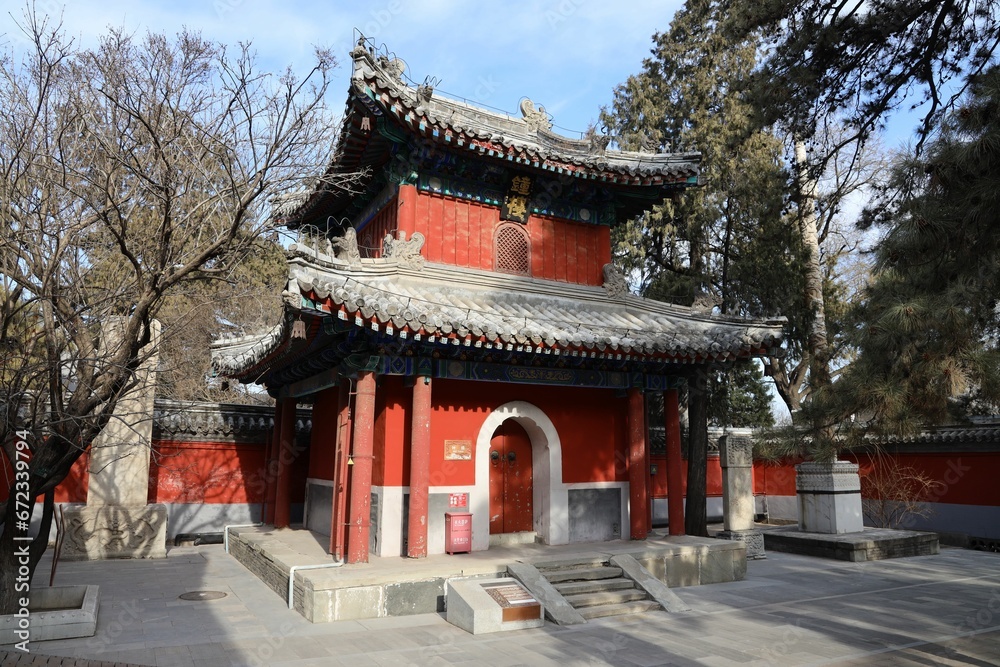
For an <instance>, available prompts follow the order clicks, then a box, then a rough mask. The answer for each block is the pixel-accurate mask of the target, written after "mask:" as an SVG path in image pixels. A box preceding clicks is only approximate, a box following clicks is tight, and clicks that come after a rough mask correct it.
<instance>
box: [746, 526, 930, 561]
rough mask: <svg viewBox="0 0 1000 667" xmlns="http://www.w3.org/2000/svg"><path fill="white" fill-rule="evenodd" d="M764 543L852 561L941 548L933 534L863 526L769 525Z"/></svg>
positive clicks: (926, 553) (922, 553) (778, 548)
mask: <svg viewBox="0 0 1000 667" xmlns="http://www.w3.org/2000/svg"><path fill="white" fill-rule="evenodd" d="M762 532H763V533H764V543H765V544H766V545H767V548H768V549H770V550H772V551H784V552H786V553H793V554H801V555H803V556H818V557H820V558H834V559H836V560H846V561H851V562H863V561H869V560H884V559H886V558H904V557H907V556H930V555H934V554H937V553H938V552H939V550H940V546H939V543H938V536H937V535H936V534H935V533H922V532H917V531H913V530H890V529H888V528H866V529H864V530H863V531H861V532H857V533H841V534H839V535H833V534H828V533H806V532H803V531H800V530H799V529H798V527H797V526H780V527H777V528H768V529H765V530H763V531H762Z"/></svg>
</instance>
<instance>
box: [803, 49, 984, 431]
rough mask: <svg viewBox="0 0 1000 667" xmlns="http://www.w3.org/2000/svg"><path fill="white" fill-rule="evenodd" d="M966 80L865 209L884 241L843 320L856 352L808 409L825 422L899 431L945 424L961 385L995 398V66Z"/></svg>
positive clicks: (869, 219)
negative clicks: (923, 147)
mask: <svg viewBox="0 0 1000 667" xmlns="http://www.w3.org/2000/svg"><path fill="white" fill-rule="evenodd" d="M970 83H971V86H970V96H969V97H968V98H967V100H966V101H965V103H964V104H963V105H962V106H961V107H960V108H959V109H958V111H957V112H955V113H953V114H951V115H949V116H948V118H947V119H946V120H945V122H944V123H943V125H942V126H941V128H940V131H939V133H938V134H936V135H935V136H934V137H933V139H932V141H931V142H930V143H929V144H928V147H927V151H926V155H924V156H923V157H921V158H916V157H912V156H911V158H910V159H909V160H907V161H905V162H903V163H902V164H900V165H899V166H898V168H897V170H896V173H895V178H894V179H893V181H892V183H891V187H890V188H889V189H887V190H886V191H885V192H884V193H883V196H882V198H881V199H880V200H879V201H878V202H876V204H875V205H873V206H872V207H870V208H869V209H868V210H867V211H866V216H865V221H866V223H867V224H870V225H875V226H878V227H880V228H882V229H883V230H884V237H883V238H882V240H881V242H880V243H879V245H878V247H877V254H876V259H877V263H876V269H875V275H874V279H873V281H872V282H871V284H870V285H869V286H868V288H867V289H866V291H865V293H864V299H863V300H862V301H861V303H860V304H859V305H858V307H857V308H856V311H855V312H854V314H853V316H854V319H855V322H856V326H855V327H853V332H854V339H855V343H856V345H857V347H858V349H859V356H858V358H857V360H856V361H855V362H854V363H853V364H852V365H851V367H850V368H849V370H848V371H847V372H846V373H845V375H844V376H843V378H842V379H841V380H840V381H839V382H838V383H836V391H834V392H832V395H831V396H829V397H826V398H825V399H824V400H823V401H821V402H820V403H819V404H818V405H817V406H816V407H817V408H818V409H821V410H822V414H823V418H825V419H826V420H828V421H829V422H844V423H849V420H848V416H849V415H853V416H854V419H855V422H857V421H859V420H860V421H861V422H864V423H868V424H870V425H872V426H875V427H877V428H878V430H880V431H883V432H888V433H902V432H907V431H912V430H914V429H919V428H921V427H922V426H924V425H925V424H927V423H939V422H942V421H946V420H948V419H949V418H950V416H951V415H950V413H949V408H950V407H951V406H952V405H953V401H954V399H955V397H956V396H958V395H960V394H963V393H965V392H967V391H968V390H969V389H970V388H976V389H977V390H978V391H979V392H981V394H982V395H983V396H984V397H985V398H986V399H988V400H991V401H993V402H996V401H997V399H998V398H1000V347H998V342H1000V339H998V333H1000V315H998V311H997V299H998V295H1000V233H998V231H997V223H998V213H997V212H998V211H1000V68H993V69H992V70H989V71H988V72H987V73H985V74H983V75H981V76H979V77H975V78H974V79H973V80H972V81H971V82H970Z"/></svg>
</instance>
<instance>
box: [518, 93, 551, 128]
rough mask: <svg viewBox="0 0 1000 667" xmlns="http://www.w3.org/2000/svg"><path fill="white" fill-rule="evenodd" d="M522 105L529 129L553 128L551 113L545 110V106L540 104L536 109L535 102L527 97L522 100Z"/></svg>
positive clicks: (525, 121) (522, 111)
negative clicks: (550, 118)
mask: <svg viewBox="0 0 1000 667" xmlns="http://www.w3.org/2000/svg"><path fill="white" fill-rule="evenodd" d="M520 106H521V115H522V116H524V124H525V125H527V126H528V129H530V130H532V131H533V132H538V131H539V130H550V129H552V122H551V121H550V120H549V114H548V113H547V112H546V111H545V107H543V106H542V105H538V108H537V109H536V108H535V103H534V102H532V101H531V100H530V99H529V98H527V97H525V98H524V99H522V100H521V104H520Z"/></svg>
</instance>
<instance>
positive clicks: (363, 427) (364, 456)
mask: <svg viewBox="0 0 1000 667" xmlns="http://www.w3.org/2000/svg"><path fill="white" fill-rule="evenodd" d="M353 427H354V446H353V448H352V452H351V458H352V460H353V461H354V465H353V466H351V501H350V502H351V521H350V526H349V528H348V535H347V562H348V563H367V562H368V532H369V530H370V529H371V516H370V511H371V509H370V508H371V494H372V458H373V456H372V455H373V452H374V436H375V373H373V372H372V371H361V372H360V373H358V384H357V391H356V395H355V398H354V423H353Z"/></svg>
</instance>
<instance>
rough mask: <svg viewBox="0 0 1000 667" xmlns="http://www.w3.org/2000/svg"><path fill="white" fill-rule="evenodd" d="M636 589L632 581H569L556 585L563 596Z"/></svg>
mask: <svg viewBox="0 0 1000 667" xmlns="http://www.w3.org/2000/svg"><path fill="white" fill-rule="evenodd" d="M630 588H635V584H634V583H632V580H631V579H624V578H622V579H591V580H590V581H567V582H565V583H562V584H555V589H556V590H557V591H559V592H560V593H562V594H563V595H576V594H578V593H599V592H601V591H620V590H627V589H630Z"/></svg>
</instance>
